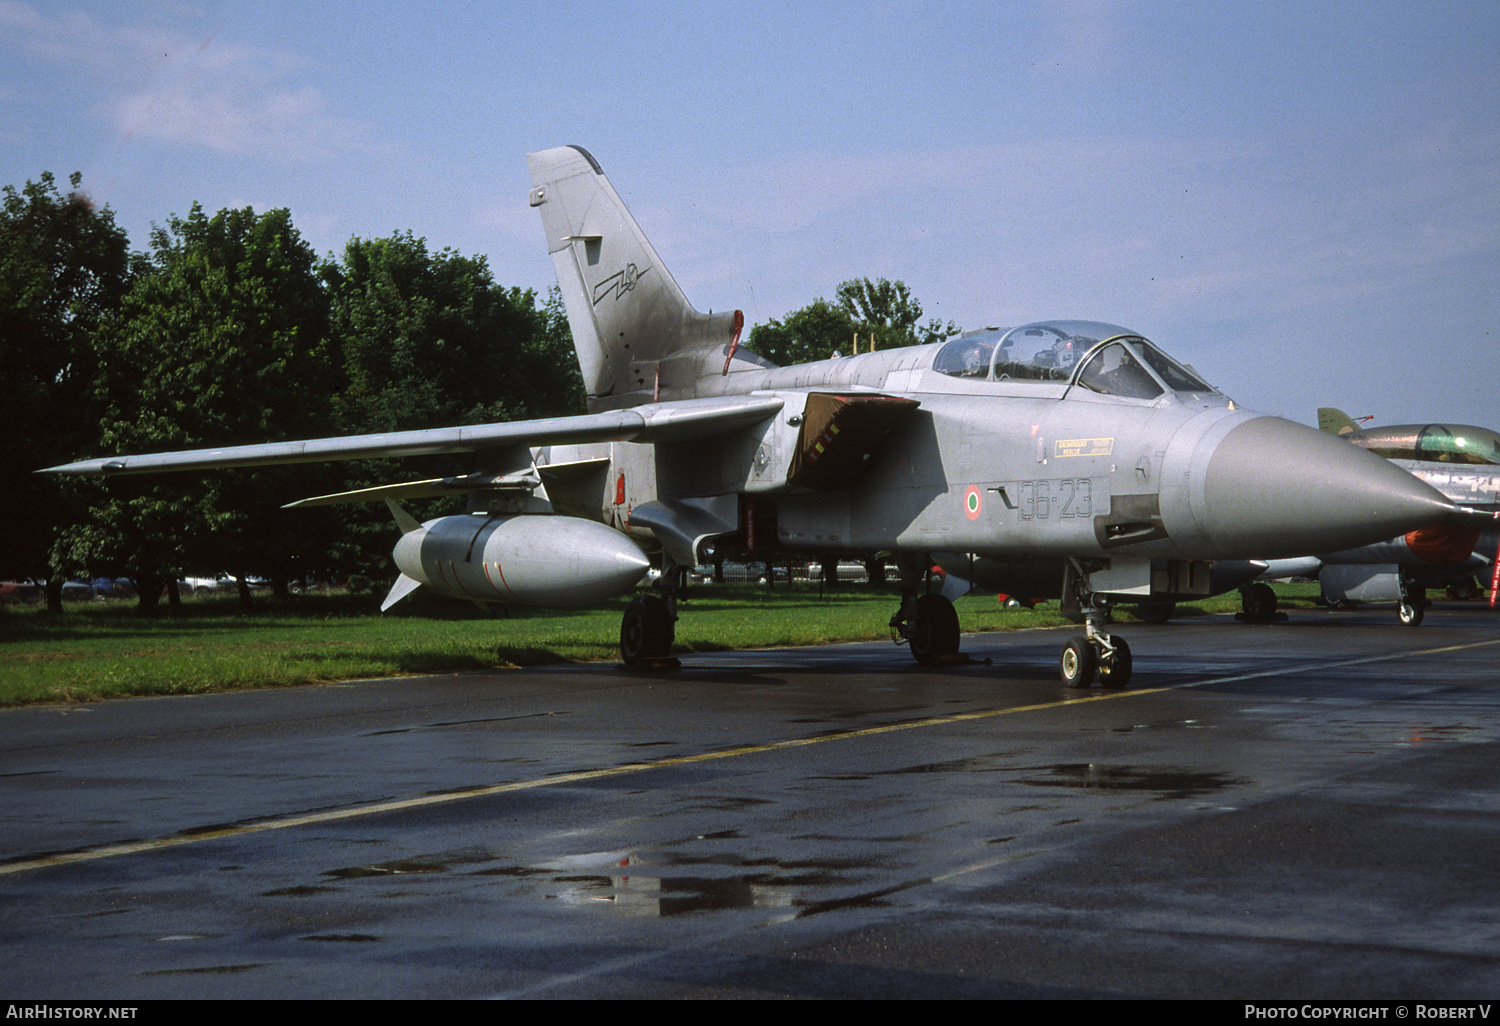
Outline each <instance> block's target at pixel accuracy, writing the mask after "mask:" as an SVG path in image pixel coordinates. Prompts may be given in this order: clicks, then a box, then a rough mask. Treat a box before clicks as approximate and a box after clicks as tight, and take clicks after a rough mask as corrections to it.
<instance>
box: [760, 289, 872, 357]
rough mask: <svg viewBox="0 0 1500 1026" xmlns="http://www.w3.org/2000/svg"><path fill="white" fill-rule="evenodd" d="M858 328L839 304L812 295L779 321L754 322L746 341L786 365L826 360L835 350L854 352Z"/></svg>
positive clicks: (763, 353) (765, 354) (838, 351)
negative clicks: (813, 297) (755, 323)
mask: <svg viewBox="0 0 1500 1026" xmlns="http://www.w3.org/2000/svg"><path fill="white" fill-rule="evenodd" d="M857 330H858V329H857V326H856V324H855V322H854V319H853V318H852V317H850V316H849V314H848V312H847V311H845V310H844V309H843V308H842V307H839V306H834V305H833V304H832V303H830V302H828V301H827V300H826V299H815V300H813V301H812V302H811V303H810V304H808V305H807V306H804V307H803V308H802V309H800V310H793V311H792V312H791V313H789V314H787V315H786V316H785V317H784V318H782V319H781V320H779V321H771V322H770V323H769V324H757V325H755V327H753V328H751V329H750V338H749V339H748V340H747V344H748V345H749V347H750V348H751V349H753V350H754V351H755V352H757V353H759V354H760V355H761V356H764V357H765V358H766V359H768V360H770V361H771V362H772V363H776V364H780V365H781V366H783V367H789V366H791V365H792V364H796V363H811V362H813V361H814V360H826V359H828V358H829V357H830V356H832V355H833V354H834V353H850V352H853V345H854V335H855V332H856V331H857Z"/></svg>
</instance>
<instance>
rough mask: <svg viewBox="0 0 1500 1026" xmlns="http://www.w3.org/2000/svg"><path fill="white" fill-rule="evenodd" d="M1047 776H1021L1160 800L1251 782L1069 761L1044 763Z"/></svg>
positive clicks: (1024, 779) (1163, 769)
mask: <svg viewBox="0 0 1500 1026" xmlns="http://www.w3.org/2000/svg"><path fill="white" fill-rule="evenodd" d="M1038 769H1039V770H1042V771H1045V772H1046V773H1047V775H1046V776H1026V777H1022V778H1021V779H1020V781H1019V783H1022V784H1029V785H1031V786H1032V787H1076V788H1079V789H1080V790H1084V791H1100V792H1115V791H1133V792H1144V793H1148V794H1153V795H1154V797H1155V799H1156V800H1157V801H1166V800H1169V799H1176V798H1201V797H1202V796H1204V795H1206V794H1212V793H1213V792H1215V791H1222V790H1223V789H1224V788H1226V787H1234V786H1236V785H1240V784H1246V783H1249V781H1247V780H1242V779H1240V778H1238V777H1232V776H1230V775H1229V774H1227V773H1214V772H1205V771H1202V770H1185V769H1177V768H1174V767H1170V766H1110V765H1106V764H1102V763H1097V762H1070V763H1060V764H1058V765H1056V766H1042V767H1038Z"/></svg>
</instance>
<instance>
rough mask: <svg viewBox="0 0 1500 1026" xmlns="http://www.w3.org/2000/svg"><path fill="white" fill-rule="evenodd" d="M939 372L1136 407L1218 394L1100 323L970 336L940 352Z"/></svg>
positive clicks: (1144, 344)
mask: <svg viewBox="0 0 1500 1026" xmlns="http://www.w3.org/2000/svg"><path fill="white" fill-rule="evenodd" d="M932 369H933V370H935V371H937V372H938V373H939V374H947V375H949V376H951V377H956V378H976V379H980V380H985V381H1012V382H1022V383H1026V382H1036V383H1039V384H1040V383H1051V384H1064V383H1072V384H1076V385H1081V386H1082V387H1084V388H1087V389H1089V390H1091V391H1094V392H1099V393H1101V394H1103V395H1119V396H1128V397H1130V398H1134V399H1155V398H1156V397H1158V396H1160V395H1163V394H1165V393H1167V392H1212V391H1214V390H1213V388H1212V387H1211V386H1209V385H1208V384H1206V383H1205V382H1204V381H1203V380H1202V379H1200V378H1199V377H1198V376H1197V375H1196V374H1194V373H1193V372H1192V371H1190V370H1188V369H1187V368H1186V367H1184V366H1182V365H1181V364H1179V363H1178V362H1176V361H1175V360H1173V359H1172V358H1171V357H1170V356H1168V355H1167V354H1166V353H1163V352H1162V351H1161V350H1160V349H1158V348H1156V346H1154V345H1152V344H1151V343H1150V342H1148V341H1146V339H1144V338H1142V337H1141V336H1140V335H1137V334H1136V333H1135V332H1133V331H1130V330H1129V329H1128V328H1121V327H1119V326H1117V325H1114V324H1101V323H1099V322H1098V321H1046V322H1038V323H1035V324H1023V325H1021V326H1020V327H1019V328H1010V329H997V330H994V331H986V332H980V333H978V334H973V335H967V336H962V337H960V338H956V339H953V340H952V341H950V342H949V343H948V344H947V345H945V346H943V348H942V349H940V350H938V353H937V355H936V356H935V357H934V358H933V361H932Z"/></svg>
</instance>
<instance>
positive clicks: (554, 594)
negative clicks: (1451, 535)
mask: <svg viewBox="0 0 1500 1026" xmlns="http://www.w3.org/2000/svg"><path fill="white" fill-rule="evenodd" d="M527 160H528V163H529V166H530V170H531V179H532V189H531V192H530V200H529V202H530V205H531V206H532V207H533V208H535V209H536V210H537V211H538V212H539V214H540V215H541V221H542V227H543V230H544V233H545V238H546V243H547V250H548V252H549V253H550V254H551V256H552V259H553V263H554V266H555V269H556V272H557V278H558V283H559V285H560V287H561V290H562V294H563V298H564V302H565V305H566V308H567V314H568V323H569V326H570V327H571V329H572V332H573V340H574V344H575V347H576V349H577V354H578V359H579V363H580V366H581V368H582V371H583V378H584V382H585V385H586V387H587V391H588V411H589V412H588V413H587V414H584V415H580V416H577V417H566V418H555V419H549V420H536V421H525V422H517V423H504V424H488V425H482V426H477V427H458V428H451V429H446V430H424V431H409V432H398V433H394V434H384V435H363V436H354V437H346V438H323V439H313V440H310V441H305V442H290V443H277V444H269V445H258V446H257V445H251V446H239V447H234V448H225V449H208V450H198V451H190V452H178V453H165V454H157V455H147V456H109V457H104V458H101V459H94V460H86V461H83V462H80V463H74V464H70V465H67V466H63V467H54V468H51V469H52V470H53V471H55V472H58V473H71V474H106V475H107V474H131V473H147V472H152V471H161V470H174V469H175V470H197V469H207V468H213V467H232V466H250V465H257V464H269V463H286V462H300V461H309V460H333V459H356V458H361V457H368V456H406V455H415V454H431V453H446V452H469V453H473V454H474V458H475V467H474V470H473V471H472V472H471V473H470V474H468V475H467V476H459V477H452V478H443V479H433V480H428V481H421V482H408V483H403V484H396V485H391V486H388V487H378V488H373V489H365V490H362V491H361V492H357V493H348V494H341V495H334V496H322V497H319V498H317V499H315V500H311V501H314V502H335V501H364V500H371V499H376V500H379V499H386V500H394V499H397V498H399V497H401V496H413V495H432V494H444V493H451V492H453V491H455V490H456V491H460V492H466V493H467V494H468V496H469V512H468V513H467V514H461V515H457V516H450V517H443V518H439V519H436V520H430V521H428V522H426V523H423V524H418V523H416V521H415V520H414V519H412V518H411V517H410V516H407V515H405V514H404V512H402V511H401V510H400V508H399V506H397V505H396V503H395V502H394V501H392V502H391V504H392V506H393V508H394V509H395V511H396V515H397V519H398V524H399V525H400V527H401V530H402V532H403V534H402V538H401V540H400V541H399V542H398V544H397V546H396V551H395V553H394V558H395V561H396V564H397V566H398V567H399V568H400V570H401V577H400V578H399V579H398V580H397V582H396V584H395V585H394V586H393V588H392V589H391V593H390V595H389V596H388V598H387V600H386V601H387V605H389V604H390V603H391V602H394V601H396V600H398V599H399V598H400V597H401V596H402V595H404V594H406V593H407V592H409V591H410V590H411V589H413V588H415V587H418V586H420V585H425V586H427V587H429V588H432V589H434V590H436V591H439V592H442V593H444V594H449V595H456V596H460V597H463V598H471V599H475V600H477V601H481V602H500V603H509V602H529V603H535V604H541V605H561V604H570V603H580V602H590V601H595V600H598V599H600V598H603V597H605V596H609V595H620V594H624V593H625V592H627V591H629V590H630V589H631V588H633V587H635V585H636V584H637V583H638V581H639V580H640V579H641V577H642V576H643V575H644V574H645V572H646V566H647V559H648V552H659V553H660V560H661V574H660V577H659V578H658V579H657V580H656V581H655V582H654V584H653V586H652V589H651V592H650V593H649V594H646V595H641V596H639V597H637V598H635V599H634V600H632V601H631V602H630V604H629V606H628V607H627V609H626V611H625V614H624V617H623V622H622V624H621V628H620V649H621V654H622V656H623V658H624V662H625V664H626V665H627V666H642V665H646V666H651V665H657V664H658V661H662V660H666V659H667V658H668V656H669V652H670V648H671V645H672V641H673V637H674V631H675V624H676V621H677V618H678V614H679V609H678V599H679V597H680V596H681V595H682V591H683V588H684V586H685V584H686V580H687V571H688V570H689V569H691V568H692V567H694V566H696V565H698V564H699V563H702V562H704V561H706V560H707V559H709V558H710V557H711V555H713V554H714V553H716V552H717V553H719V554H730V553H734V554H739V555H740V556H741V557H742V558H749V559H760V560H763V559H765V558H767V557H768V556H774V555H776V554H780V553H796V552H805V553H809V554H814V553H816V554H827V553H847V554H861V553H870V552H882V551H888V552H890V553H891V554H892V556H893V558H894V561H895V562H896V563H897V565H898V566H899V568H900V571H901V601H900V605H899V607H898V608H897V610H896V611H895V614H894V615H893V616H892V618H891V628H892V635H893V639H894V640H895V641H896V642H897V643H898V644H904V645H909V646H910V650H911V652H912V654H913V655H914V656H915V657H916V658H917V659H918V660H919V661H921V662H924V663H931V662H939V661H943V660H945V659H948V658H950V657H955V656H957V654H958V650H959V622H958V616H957V614H956V612H955V610H954V607H953V604H952V603H951V602H950V601H949V600H948V599H947V598H945V597H944V596H943V595H942V594H941V591H940V590H938V589H937V588H936V586H935V584H934V582H933V576H932V574H931V568H932V567H933V565H934V554H935V553H944V552H947V553H972V554H974V555H975V556H976V557H977V558H983V559H993V560H996V561H999V562H1005V561H1012V562H1025V561H1028V560H1052V561H1062V563H1063V564H1064V566H1065V568H1066V572H1065V575H1064V577H1065V579H1064V581H1063V588H1064V591H1065V598H1066V600H1067V601H1068V603H1069V604H1070V606H1071V607H1072V608H1076V609H1078V610H1079V611H1080V615H1081V617H1082V619H1083V621H1084V633H1083V634H1082V635H1079V636H1077V637H1074V638H1072V639H1071V640H1070V641H1069V642H1068V643H1067V645H1066V646H1065V647H1064V649H1063V651H1062V654H1061V657H1060V660H1059V666H1060V673H1061V676H1062V679H1063V681H1064V682H1065V683H1067V684H1069V685H1073V686H1087V685H1088V684H1089V683H1091V682H1092V681H1093V680H1094V679H1095V676H1096V675H1097V676H1098V678H1099V680H1100V682H1101V683H1103V684H1105V685H1107V686H1111V687H1122V686H1124V685H1125V684H1126V683H1128V681H1129V679H1130V676H1131V671H1132V659H1131V652H1130V647H1129V645H1128V644H1127V643H1126V641H1125V640H1124V639H1123V638H1121V637H1119V636H1117V635H1113V634H1111V633H1110V632H1109V630H1108V622H1107V618H1106V616H1105V611H1104V608H1103V602H1102V600H1103V599H1104V598H1105V597H1106V596H1111V595H1125V596H1132V597H1135V599H1136V600H1142V599H1149V598H1150V597H1151V596H1153V595H1160V594H1204V593H1206V591H1207V589H1208V587H1209V581H1210V577H1211V574H1212V567H1213V564H1214V562H1215V561H1219V560H1231V559H1264V558H1270V557H1276V556H1295V555H1301V554H1303V553H1307V552H1323V551H1333V550H1336V549H1341V548H1347V547H1350V546H1354V545H1362V544H1367V543H1370V542H1374V541H1378V540H1380V539H1382V538H1389V537H1392V536H1393V535H1396V534H1400V533H1403V532H1406V531H1411V530H1415V529H1417V528H1420V527H1424V526H1426V525H1428V524H1431V523H1434V522H1436V521H1438V520H1441V519H1442V518H1443V517H1445V516H1447V515H1448V514H1449V513H1450V512H1451V511H1452V509H1453V505H1452V503H1450V502H1449V501H1448V500H1447V499H1445V498H1443V497H1442V496H1441V495H1440V494H1438V493H1437V492H1436V491H1434V490H1433V489H1432V488H1430V487H1429V486H1428V485H1426V484H1423V483H1422V482H1420V481H1418V480H1417V479H1416V478H1414V477H1412V476H1411V475H1410V474H1408V473H1406V472H1405V471H1404V470H1401V469H1400V468H1398V467H1396V466H1394V465H1392V464H1391V463H1390V462H1389V461H1387V460H1384V459H1381V458H1380V457H1378V456H1375V455H1374V454H1372V453H1369V452H1365V451H1364V450H1362V449H1360V448H1358V447H1356V446H1351V445H1348V444H1346V443H1344V442H1343V441H1341V440H1339V439H1337V438H1334V437H1332V436H1330V435H1327V434H1324V433H1322V432H1319V431H1315V430H1313V429H1312V428H1309V427H1305V426H1302V425H1299V424H1295V423H1292V422H1289V421H1286V420H1281V419H1278V418H1275V417H1269V416H1262V415H1260V414H1256V413H1252V412H1249V411H1247V410H1242V409H1239V408H1237V407H1236V406H1235V404H1234V403H1233V402H1232V401H1230V400H1229V399H1228V398H1227V397H1226V396H1224V395H1223V394H1221V393H1220V392H1219V391H1217V390H1216V389H1215V388H1213V387H1212V386H1211V385H1209V384H1208V383H1207V382H1205V381H1204V380H1203V379H1202V378H1201V377H1199V376H1198V374H1196V373H1195V372H1193V371H1192V370H1191V369H1189V368H1188V367H1186V366H1184V365H1182V364H1181V363H1179V362H1177V361H1176V360H1174V359H1172V358H1171V357H1170V356H1168V355H1167V354H1166V353H1165V352H1164V351H1163V350H1162V349H1160V348H1158V347H1157V346H1155V345H1154V344H1152V343H1151V342H1149V341H1147V339H1145V338H1144V337H1143V336H1141V335H1140V334H1138V333H1137V332H1134V331H1130V330H1128V329H1126V328H1122V327H1118V326H1115V325H1111V324H1104V323H1099V322H1093V321H1074V320H1051V321H1039V322H1036V323H1032V324H1026V325H1022V326H1020V327H1016V328H1013V329H1010V330H1009V331H1003V332H994V333H991V334H989V335H979V336H970V337H967V338H957V339H952V340H949V341H947V342H939V343H934V344H931V345H925V346H914V347H910V348H903V349H893V350H886V351H882V352H873V353H864V354H860V355H856V356H849V357H843V358H836V359H829V360H824V361H820V362H816V363H810V364H803V365H799V366H794V367H776V366H775V365H773V364H771V363H769V362H768V361H766V360H764V359H762V358H760V357H759V356H757V355H756V354H754V353H752V352H749V351H748V350H747V349H746V348H745V347H744V346H743V345H741V333H742V330H743V327H744V316H743V314H741V313H740V312H739V311H737V310H734V311H723V312H717V313H701V312H699V311H698V310H696V309H695V308H694V307H693V306H692V305H691V304H690V303H689V302H688V300H687V298H686V297H685V296H684V294H683V292H682V290H681V289H680V288H679V287H678V285H677V282H676V281H675V280H674V279H673V277H672V275H671V274H670V273H669V272H668V270H667V268H666V265H665V264H664V263H663V262H662V260H661V258H660V257H659V256H658V255H657V253H656V251H655V249H653V248H652V246H651V244H650V242H648V241H647V239H646V236H645V235H644V234H643V233H642V231H641V229H640V227H639V226H638V225H637V224H636V222H635V220H634V218H633V217H632V216H631V215H630V213H629V211H628V210H627V209H626V206H625V204H624V202H623V201H622V200H621V199H620V196H619V195H618V194H617V193H616V192H615V189H614V187H613V186H611V184H610V183H609V180H608V179H607V178H606V177H605V175H604V172H603V170H602V169H601V168H600V166H599V163H598V162H597V161H596V160H595V159H594V158H593V157H592V156H591V155H590V154H589V153H588V152H586V151H585V150H584V149H582V148H581V147H577V146H566V147H560V148H557V149H550V150H544V151H542V152H539V153H533V154H530V155H529V156H528V158H527ZM1011 590H1016V591H1019V590H1024V589H1011Z"/></svg>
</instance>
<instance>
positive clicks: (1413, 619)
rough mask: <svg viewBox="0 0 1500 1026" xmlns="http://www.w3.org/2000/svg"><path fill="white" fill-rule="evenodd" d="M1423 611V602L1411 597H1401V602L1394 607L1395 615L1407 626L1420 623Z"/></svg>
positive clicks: (1414, 625)
mask: <svg viewBox="0 0 1500 1026" xmlns="http://www.w3.org/2000/svg"><path fill="white" fill-rule="evenodd" d="M1424 612H1425V610H1424V608H1423V604H1422V603H1421V602H1418V601H1415V600H1413V599H1402V600H1401V604H1400V605H1399V606H1397V607H1396V615H1397V616H1399V617H1400V618H1401V622H1402V623H1404V624H1406V626H1408V627H1416V626H1418V625H1420V624H1421V622H1422V616H1423V614H1424Z"/></svg>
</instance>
